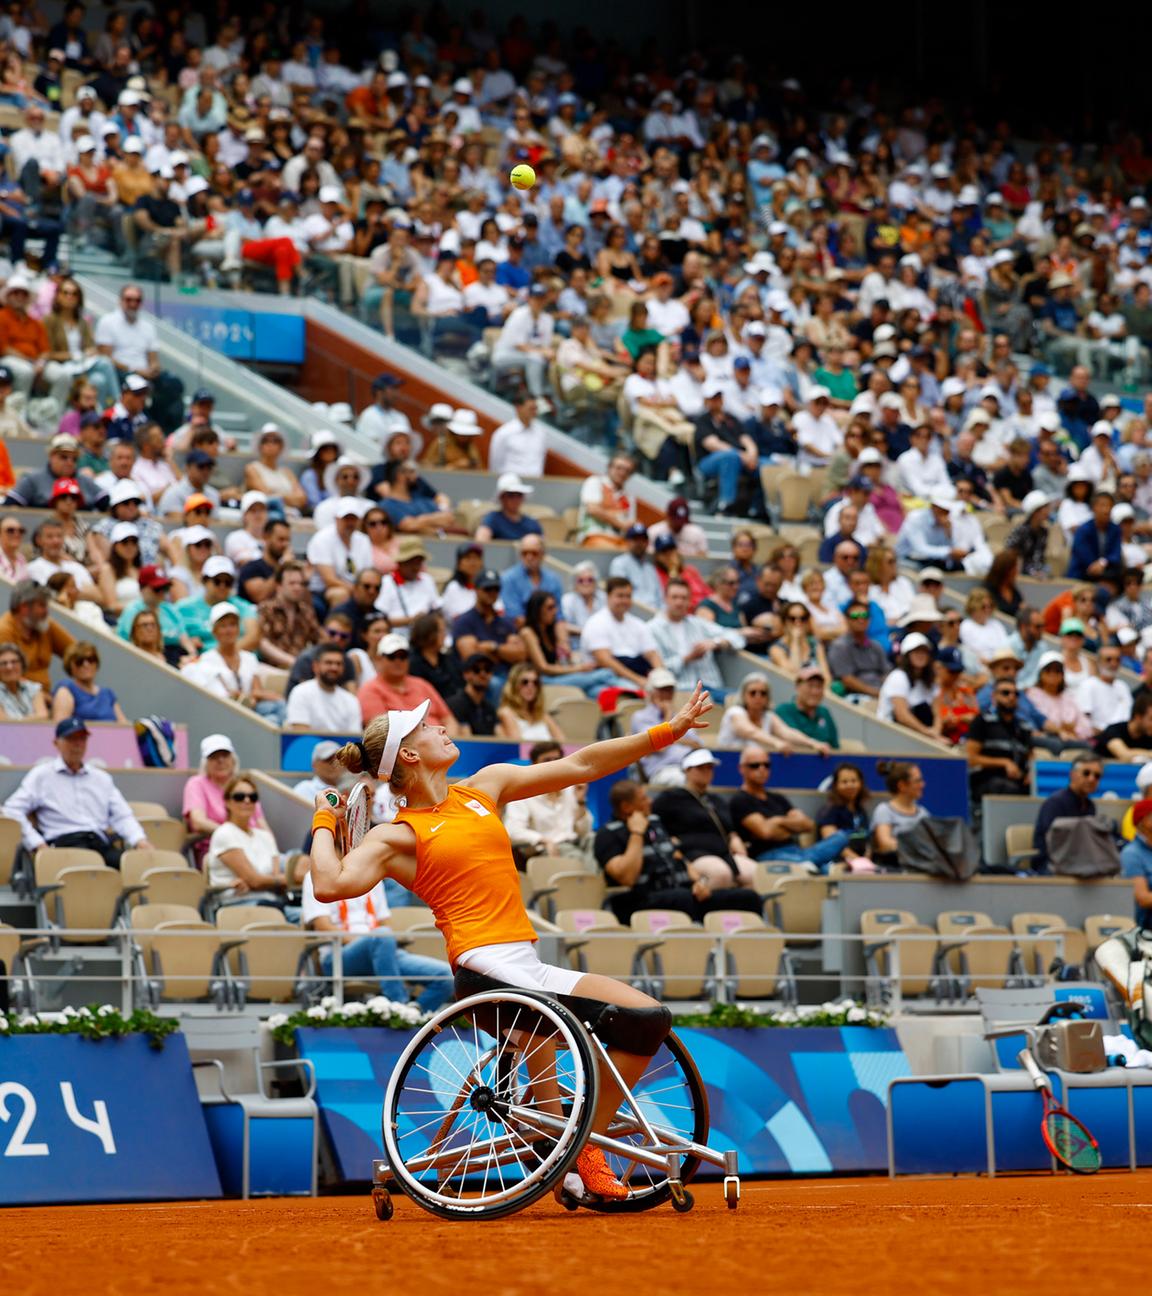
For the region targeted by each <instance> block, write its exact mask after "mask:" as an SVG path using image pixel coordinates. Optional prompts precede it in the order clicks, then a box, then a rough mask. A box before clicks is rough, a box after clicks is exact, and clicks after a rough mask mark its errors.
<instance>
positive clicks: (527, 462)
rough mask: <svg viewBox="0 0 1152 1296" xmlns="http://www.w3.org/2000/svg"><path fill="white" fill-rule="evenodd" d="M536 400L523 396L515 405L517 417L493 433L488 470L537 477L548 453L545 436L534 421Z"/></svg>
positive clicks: (546, 436) (541, 473) (541, 427)
mask: <svg viewBox="0 0 1152 1296" xmlns="http://www.w3.org/2000/svg"><path fill="white" fill-rule="evenodd" d="M536 410H537V405H536V398H535V397H534V396H531V395H524V396H522V397H521V398H520V400H518V401H517V402H516V417H515V418H512V419H509V420H508V422H507V423H503V424H501V425H500V427H498V428H497V429H496V431H495V432H493V433H492V440H491V441H490V442H489V445H488V471H489V472H493V473H506V472H514V473H518V474H519V475H520V476H521V477H540V476H542V475H543V472H544V460H545V458H546V457H547V453H548V434H547V431H546V430H545V428H544V426H543V424H541V423H538V422H537V421H536Z"/></svg>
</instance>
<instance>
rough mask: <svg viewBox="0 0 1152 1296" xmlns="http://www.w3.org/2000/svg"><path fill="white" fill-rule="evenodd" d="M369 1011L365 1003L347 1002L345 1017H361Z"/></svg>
mask: <svg viewBox="0 0 1152 1296" xmlns="http://www.w3.org/2000/svg"><path fill="white" fill-rule="evenodd" d="M367 1012H368V1005H367V1004H364V1003H346V1004H345V1005H344V1016H345V1017H360V1016H362V1015H364V1014H366V1013H367Z"/></svg>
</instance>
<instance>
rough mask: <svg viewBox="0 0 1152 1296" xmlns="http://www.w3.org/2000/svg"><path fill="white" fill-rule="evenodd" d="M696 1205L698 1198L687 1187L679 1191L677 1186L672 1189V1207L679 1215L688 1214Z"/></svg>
mask: <svg viewBox="0 0 1152 1296" xmlns="http://www.w3.org/2000/svg"><path fill="white" fill-rule="evenodd" d="M695 1205H696V1198H695V1197H693V1196H692V1194H691V1193H690V1192H689V1191H688V1189H687V1188H681V1189H680V1191H679V1192H677V1191H676V1189H675V1188H673V1189H672V1209H673V1210H674V1211H675V1212H676V1213H677V1214H678V1215H686V1214H687V1213H688V1212H689V1211H690V1210H691V1209H692V1207H693V1206H695Z"/></svg>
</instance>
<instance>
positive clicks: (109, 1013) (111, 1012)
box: [96, 1004, 116, 1017]
mask: <svg viewBox="0 0 1152 1296" xmlns="http://www.w3.org/2000/svg"><path fill="white" fill-rule="evenodd" d="M115 1014H116V1009H115V1008H113V1007H112V1005H111V1004H103V1005H101V1007H99V1008H97V1009H96V1016H97V1017H113V1016H115Z"/></svg>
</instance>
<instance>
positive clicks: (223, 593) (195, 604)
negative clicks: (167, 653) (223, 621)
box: [176, 554, 260, 651]
mask: <svg viewBox="0 0 1152 1296" xmlns="http://www.w3.org/2000/svg"><path fill="white" fill-rule="evenodd" d="M200 578H201V580H202V581H203V593H201V594H193V595H189V596H188V598H185V599H181V600H180V602H179V603H177V604H176V609H177V611H178V612H179V613H180V620H181V621H182V622H183V625H184V633H185V634H186V635H187V636H188V637H189V639H191V640H193V642H197V643H199V645H200V647H201V649H202V650H205V651H206V650H207V649H209V648H215V646H216V635H215V634H214V633H213V629H212V620H211V618H212V610H213V609H214V608H215V607H217V606H219V605H220V604H225V603H226V604H228V605H230V606H231V607H233V608H235V610H236V611H237V612H238V613H239V616H240V627H241V629H240V637H239V646H240V647H241V648H248V649H254V648H256V646H257V645H258V644H259V642H260V623H259V622H258V621H257V619H256V609H255V608H254V607H253V606H252V604H251V603H249V602H248V600H247V599H244V598H241V597H240V595H239V594H237V593H236V566H235V564H234V563H233V562H232V559H231V558H225V557H224V556H223V554H215V555H213V556H212V557H211V558H209V559H208V560H207V561H206V562H205V563H204V566H203V567H201V569H200Z"/></svg>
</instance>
